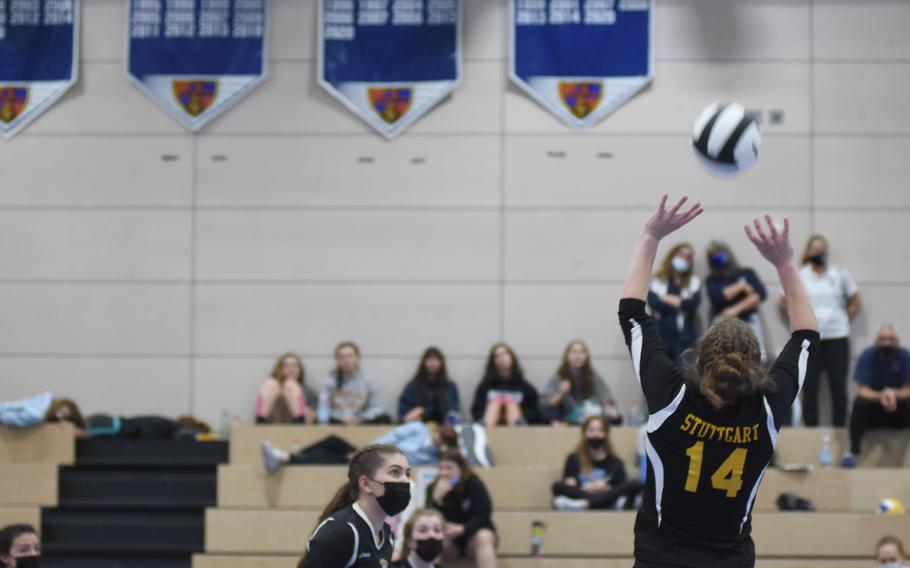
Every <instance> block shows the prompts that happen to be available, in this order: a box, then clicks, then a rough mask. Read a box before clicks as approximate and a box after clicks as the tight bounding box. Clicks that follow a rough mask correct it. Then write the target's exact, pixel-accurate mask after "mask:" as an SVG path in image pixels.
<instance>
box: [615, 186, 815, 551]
mask: <svg viewBox="0 0 910 568" xmlns="http://www.w3.org/2000/svg"><path fill="white" fill-rule="evenodd" d="M685 202H686V198H685V197H684V198H682V199H681V200H680V201H679V202H678V203H677V204H676V205H675V206H673V207H672V208H670V209H669V210H668V209H667V196H666V195H665V196H664V197H663V199H662V200H661V203H660V208H659V209H658V211H657V213H655V214H654V215H653V216H652V217H651V219H650V220H648V222H647V223H646V224H645V228H644V231H643V233H642V235H641V237H640V238H639V240H638V244H637V245H636V246H635V250H634V253H633V255H632V261H631V263H630V265H629V270H628V274H627V276H626V282H625V288H624V290H623V295H622V299H621V300H620V303H619V320H620V325H621V326H622V330H623V333H624V335H625V339H626V343H627V345H628V347H629V351H630V353H631V355H632V366H633V368H634V370H635V375H636V377H637V378H638V381H639V383H640V385H641V388H642V391H643V392H644V396H645V400H646V403H647V407H648V413H649V418H648V424H647V430H648V435H647V443H646V454H647V467H648V472H647V473H648V475H647V477H648V482H647V488H646V491H645V496H644V503H643V505H642V508H641V510H640V511H639V513H638V517H637V519H636V522H635V567H636V568H670V567H692V568H696V567H697V568H703V567H705V566H718V567H719V566H722V567H724V568H751V567H752V566H754V564H755V547H754V544H753V542H752V538H751V511H752V504H753V502H754V500H755V495H756V492H757V491H758V487H759V484H760V483H761V480H762V477H763V476H764V473H765V469H766V468H767V466H768V463H769V461H770V460H771V456H772V454H773V452H774V447H775V445H776V443H777V436H778V431H779V429H780V424H782V423H783V421H784V418H785V416H786V415H787V414H788V412H789V411H790V407H791V405H792V404H793V401H794V400H795V399H796V397H797V395H798V394H799V390H800V388H801V387H802V384H803V381H804V379H805V376H806V368H807V367H808V366H809V365H810V364H811V363H812V359H813V358H814V357H815V355H816V352H817V350H818V342H819V335H818V325H817V323H816V321H815V315H814V313H813V311H812V306H811V304H810V302H809V297H808V295H807V293H806V290H805V288H804V287H803V284H802V281H801V280H800V278H799V274H798V273H797V269H796V267H795V266H794V264H793V249H792V248H791V246H790V243H789V222H788V221H787V220H784V225H783V229H782V230H781V231H778V230H777V229H776V228H775V226H774V224H773V223H772V220H771V218H770V216H765V220H766V222H767V228H765V227H764V226H763V225H762V224H761V223H760V222H759V221H758V219H756V220H755V221H754V232H753V230H752V229H750V227H748V226H747V227H746V228H745V230H746V233H747V235H748V237H749V239H750V240H751V241H752V242H753V243H754V244H755V246H756V247H757V248H758V250H759V252H760V253H761V254H762V256H763V257H764V258H765V259H767V260H768V261H769V262H770V263H771V264H772V265H773V266H774V268H775V269H776V270H777V274H778V277H779V278H780V283H781V285H782V286H783V289H784V295H785V296H786V300H787V309H788V315H789V318H790V327H791V330H792V335H791V338H790V340H789V341H788V342H787V344H786V346H785V347H784V349H783V350H782V351H781V353H780V356H779V357H778V358H777V361H776V362H775V363H774V365H773V366H772V367H771V370H770V371H769V372H768V373H767V374H766V373H764V372H763V371H762V368H761V366H760V360H761V352H760V348H759V343H758V339H757V338H756V337H755V334H754V332H753V331H752V329H751V328H749V326H748V325H746V324H745V323H743V322H742V321H741V320H739V319H738V318H732V319H728V320H725V321H722V322H718V323H716V324H714V325H713V326H711V328H710V329H708V331H707V332H706V333H705V334H704V336H703V337H702V339H701V340H700V341H699V343H698V345H697V346H696V348H695V349H694V352H692V353H690V354H689V357H688V360H690V361H691V368H680V367H678V366H677V365H675V364H674V362H673V361H672V360H671V359H670V358H668V357H667V355H666V354H665V352H664V347H663V344H662V343H661V340H660V337H659V336H658V333H657V329H656V327H655V324H654V322H653V321H652V319H651V318H650V316H648V314H647V313H646V312H645V299H646V297H647V293H648V283H649V281H650V278H651V269H652V265H653V263H654V257H655V254H656V252H657V245H658V243H659V242H660V240H661V239H662V238H663V237H666V236H667V235H669V234H670V233H672V232H673V231H675V230H677V229H679V228H680V227H682V226H683V225H685V224H687V223H688V222H690V221H691V220H692V219H694V218H695V217H697V216H698V215H699V214H701V213H702V211H703V210H702V208H701V206H700V205H698V204H696V205H694V206H692V207H691V208H689V209H688V210H686V211H684V212H683V211H682V206H683V204H684V203H685ZM684 359H685V358H684Z"/></svg>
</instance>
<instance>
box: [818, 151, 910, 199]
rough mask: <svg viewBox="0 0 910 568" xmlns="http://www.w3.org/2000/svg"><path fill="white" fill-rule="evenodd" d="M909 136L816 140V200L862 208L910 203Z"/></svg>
mask: <svg viewBox="0 0 910 568" xmlns="http://www.w3.org/2000/svg"><path fill="white" fill-rule="evenodd" d="M908 155H910V138H906V137H901V136H880V137H874V138H870V137H821V138H818V139H817V140H816V141H815V181H816V189H815V203H816V205H817V206H819V207H842V208H851V207H858V208H862V209H868V208H881V209H891V208H895V207H910V192H908V191H906V188H907V180H908V179H910V161H908V160H907V156H908Z"/></svg>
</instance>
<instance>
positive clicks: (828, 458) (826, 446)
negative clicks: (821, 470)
mask: <svg viewBox="0 0 910 568" xmlns="http://www.w3.org/2000/svg"><path fill="white" fill-rule="evenodd" d="M818 463H819V464H821V466H822V467H825V468H830V467H831V464H833V463H834V453H833V452H832V451H831V432H830V430H828V429H827V428H826V429H825V430H824V432H822V451H821V454H819V456H818Z"/></svg>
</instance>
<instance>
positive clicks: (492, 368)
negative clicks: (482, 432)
mask: <svg viewBox="0 0 910 568" xmlns="http://www.w3.org/2000/svg"><path fill="white" fill-rule="evenodd" d="M471 416H472V417H473V418H474V420H475V421H477V422H482V423H483V425H484V426H486V427H488V428H490V427H492V426H499V425H500V424H505V425H506V426H520V425H524V424H539V423H540V422H541V417H540V406H539V403H538V396H537V389H535V388H534V386H533V385H531V383H529V382H528V381H526V380H525V376H524V371H523V370H522V368H521V364H520V363H519V362H518V357H516V356H515V352H514V351H513V350H512V348H511V347H509V346H508V345H506V344H505V343H497V344H496V345H494V346H493V347H492V348H491V349H490V354H489V355H488V356H487V365H486V370H485V371H484V375H483V380H482V381H481V382H480V384H479V385H477V390H476V391H474V402H473V404H471Z"/></svg>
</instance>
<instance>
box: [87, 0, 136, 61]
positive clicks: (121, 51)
mask: <svg viewBox="0 0 910 568" xmlns="http://www.w3.org/2000/svg"><path fill="white" fill-rule="evenodd" d="M126 4H127V3H126V2H123V1H122V0H82V2H80V4H79V9H80V14H79V16H80V19H81V24H82V25H81V26H80V27H81V29H80V30H79V57H80V59H82V60H83V61H96V60H102V61H103V60H108V61H110V60H121V61H122V60H123V59H124V57H125V50H126Z"/></svg>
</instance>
